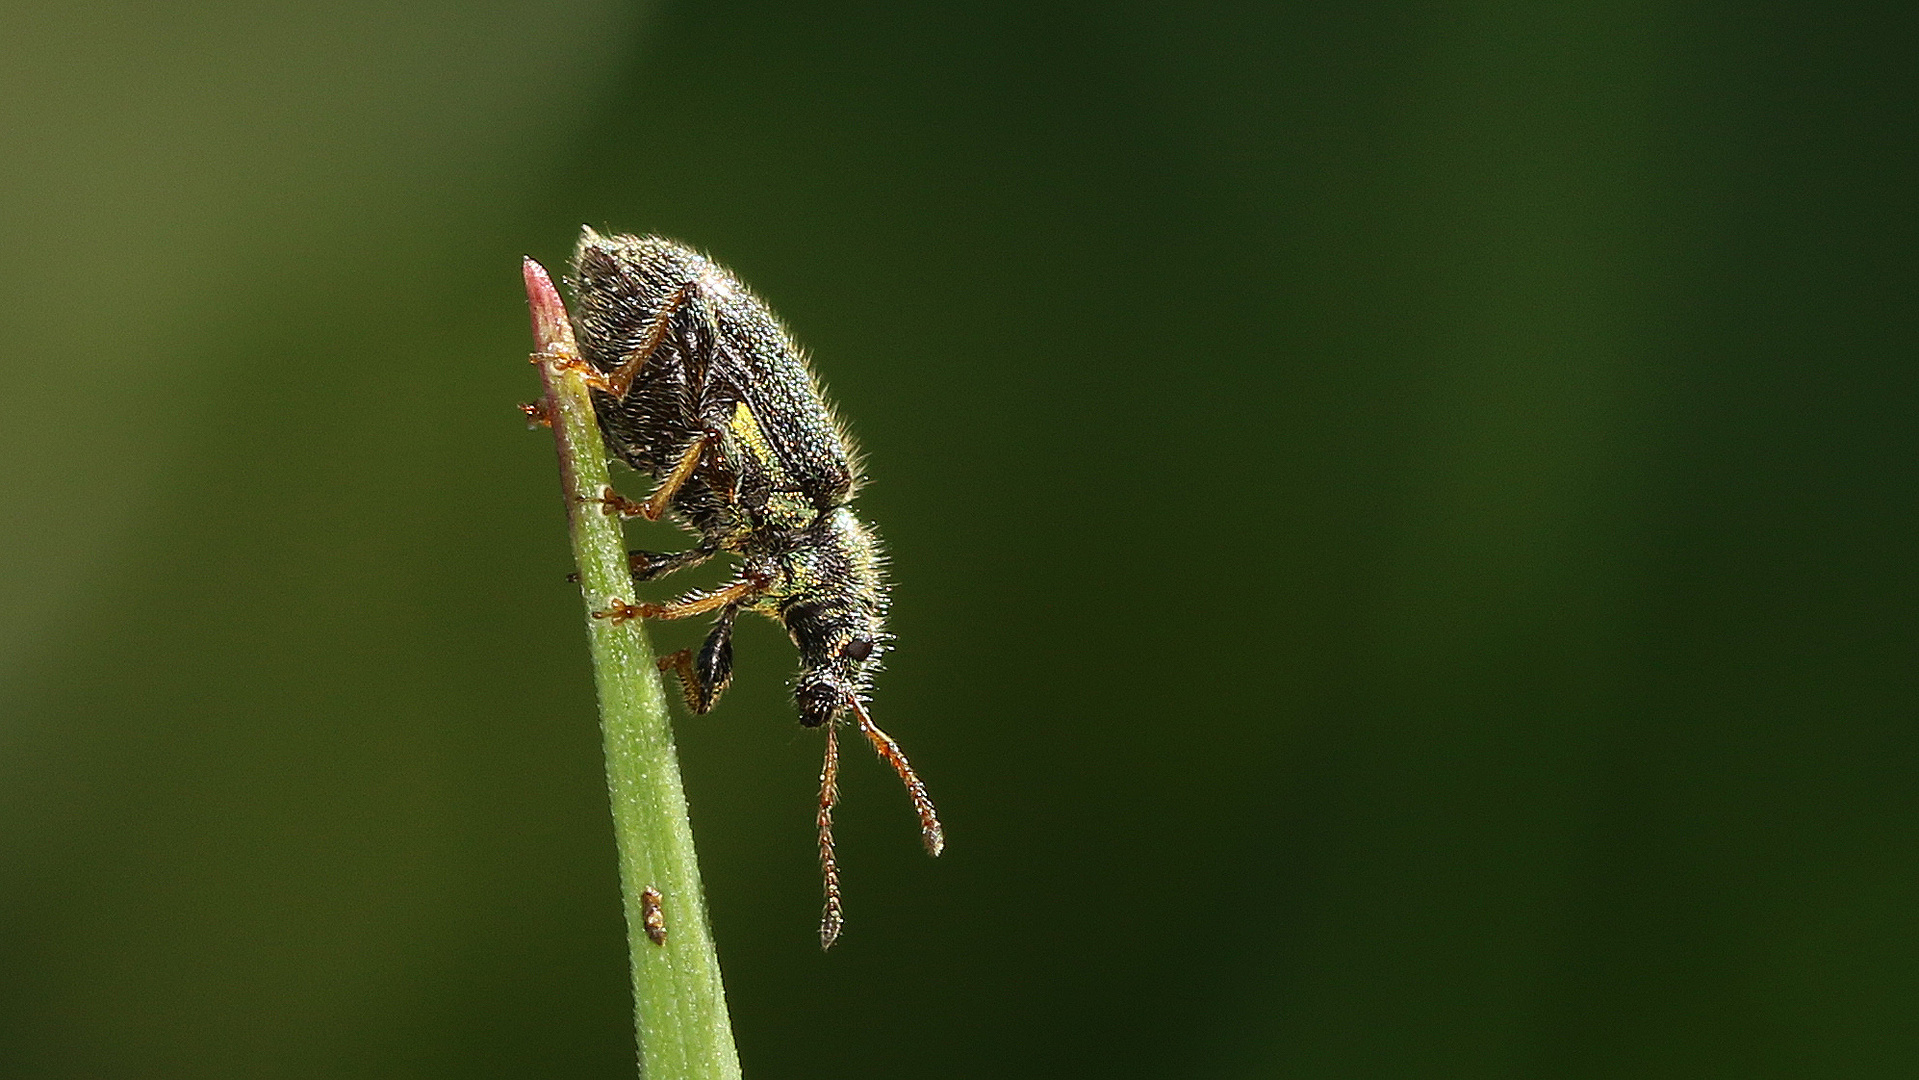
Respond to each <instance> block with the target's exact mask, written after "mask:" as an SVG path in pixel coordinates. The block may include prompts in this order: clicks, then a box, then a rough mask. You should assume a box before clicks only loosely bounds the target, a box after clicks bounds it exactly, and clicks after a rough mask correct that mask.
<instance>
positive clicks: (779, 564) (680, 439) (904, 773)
mask: <svg viewBox="0 0 1919 1080" xmlns="http://www.w3.org/2000/svg"><path fill="white" fill-rule="evenodd" d="M571 283H572V286H573V291H574V295H575V297H576V300H577V305H576V309H575V312H574V315H573V323H574V330H575V333H576V335H577V337H578V340H579V347H580V354H581V357H582V360H583V361H584V363H585V365H586V366H587V369H588V370H587V382H588V385H589V386H590V387H591V388H592V390H593V406H594V411H595V412H596V414H597V415H598V418H599V424H600V430H601V432H602V433H603V435H604V436H605V438H606V443H607V448H608V450H609V451H610V452H611V453H612V454H613V455H614V456H615V457H617V458H618V459H619V460H621V461H623V462H625V463H626V464H627V465H629V466H631V467H632V468H633V469H634V470H636V471H638V472H640V473H643V474H645V475H646V476H648V477H651V478H652V479H653V481H654V482H655V484H656V486H655V488H654V489H653V491H652V493H651V494H649V495H648V496H647V497H646V498H645V499H643V500H641V501H639V502H632V501H630V500H628V499H625V498H623V497H621V496H620V495H618V494H617V493H615V492H613V491H612V490H611V489H609V490H607V491H606V492H604V493H603V494H602V495H601V496H600V498H599V501H600V502H601V503H602V504H603V505H604V507H605V509H606V512H607V513H609V514H618V515H620V516H622V517H644V518H646V519H648V520H650V521H658V520H660V519H661V518H666V519H668V520H671V521H673V522H674V523H675V524H678V525H680V526H681V527H683V528H685V529H687V530H688V531H690V532H692V533H693V534H695V536H697V538H698V540H697V542H696V543H695V544H694V546H692V547H690V548H688V549H686V550H684V551H677V552H654V551H633V552H631V553H630V555H629V565H630V567H631V569H632V572H633V579H634V581H636V582H650V581H653V580H656V579H658V578H663V577H666V576H667V575H669V574H672V573H675V572H677V571H680V570H684V569H687V568H689V567H693V566H698V565H700V564H701V563H704V562H706V561H707V560H708V559H711V558H712V557H714V556H715V555H719V554H721V553H725V554H728V555H731V556H733V557H734V558H735V559H736V560H737V566H736V568H735V572H734V575H733V577H732V579H731V580H730V581H729V582H727V583H726V584H724V585H721V586H718V587H716V588H713V589H708V590H700V591H695V592H691V593H687V594H686V595H684V596H681V597H679V598H677V599H675V600H672V601H669V602H666V603H640V604H627V603H624V602H622V601H617V600H616V601H614V603H613V606H612V607H610V608H608V609H607V610H604V611H596V612H594V613H593V615H594V617H595V618H605V619H611V620H613V621H615V622H620V621H623V620H626V619H633V618H642V619H684V618H691V617H693V616H697V615H711V616H713V625H712V629H711V630H710V631H709V632H708V633H707V635H706V638H705V640H704V642H703V643H702V644H701V645H700V647H699V649H698V650H697V651H695V650H692V649H681V650H680V651H678V652H675V653H673V654H671V655H669V656H665V657H662V658H661V659H660V661H659V664H660V669H661V670H662V671H667V670H671V671H673V672H674V673H675V674H676V675H677V676H678V678H679V683H680V689H681V692H682V694H683V696H684V697H685V699H686V704H687V708H689V709H691V710H692V711H693V712H695V713H705V712H707V711H708V710H710V709H712V707H713V705H714V704H715V703H716V702H717V701H718V700H719V698H720V695H721V694H722V693H724V692H725V690H726V688H727V685H728V684H729V683H730V682H731V681H732V678H733V624H734V620H735V618H736V617H737V616H738V614H739V613H740V612H742V611H748V612H754V613H757V614H760V615H763V616H765V617H767V618H770V619H772V620H773V621H775V622H777V623H779V624H780V625H781V626H782V627H784V628H785V630H786V633H787V636H788V637H790V638H791V639H792V641H793V645H794V647H795V648H796V649H797V650H798V652H799V658H800V667H799V674H798V677H797V678H796V679H795V680H794V685H793V700H794V704H795V706H796V707H797V709H798V711H799V720H800V723H801V724H802V725H803V726H806V727H812V728H824V729H825V738H826V748H825V760H824V763H823V764H822V766H821V769H820V794H819V807H818V812H817V814H816V818H815V823H816V825H817V828H818V832H819V854H820V871H821V876H822V878H823V881H824V888H825V895H826V899H825V907H824V910H823V911H822V913H821V917H820V946H821V948H830V947H832V945H833V942H834V941H835V940H837V939H838V937H839V934H840V929H841V926H842V924H843V923H844V912H843V908H842V903H841V897H840V882H839V864H838V861H837V859H836V858H835V855H834V846H833V810H834V807H835V806H836V805H837V804H838V802H839V727H840V725H841V724H842V723H845V722H849V721H850V722H851V723H852V724H853V725H854V726H856V727H858V729H859V731H860V733H861V734H862V735H864V736H865V737H866V740H867V742H868V743H870V744H871V745H872V747H873V749H874V750H875V752H877V753H878V754H879V756H880V758H881V759H882V760H884V761H885V762H886V763H887V764H889V765H891V766H892V767H893V770H894V771H895V772H896V773H898V774H899V778H900V780H901V782H902V783H904V784H905V785H906V789H907V792H908V794H909V795H910V796H911V797H912V800H913V808H914V810H915V812H916V813H917V814H918V815H919V823H920V835H921V839H922V841H923V842H924V843H925V846H926V850H927V851H928V852H929V853H931V854H933V855H938V854H939V853H940V851H941V850H942V849H943V848H944V847H945V837H944V834H943V832H942V830H941V827H940V821H939V815H938V813H937V812H936V811H935V810H934V807H933V801H932V799H931V798H930V797H928V795H927V793H926V786H925V785H924V784H923V783H921V782H920V778H919V775H918V773H916V772H915V771H914V769H913V766H912V765H911V764H910V763H908V761H907V759H906V755H905V754H904V753H903V752H902V751H901V750H900V747H899V744H898V743H897V742H895V741H894V740H893V737H892V736H890V735H888V734H887V733H886V732H885V731H883V730H881V729H880V727H879V725H877V724H875V723H874V722H873V719H872V717H871V716H870V715H869V713H868V711H867V700H868V697H869V693H870V690H871V686H872V679H873V675H874V674H875V672H877V671H878V669H879V666H880V661H881V659H882V658H883V657H884V655H885V653H886V651H887V650H888V649H889V648H890V647H891V642H892V640H893V639H892V635H890V634H888V633H887V632H886V612H887V604H888V586H887V581H886V577H885V567H884V562H885V559H884V556H883V554H882V552H881V549H880V544H879V539H878V537H877V536H876V535H875V533H874V532H873V529H872V528H871V526H869V525H867V524H866V523H865V522H864V521H862V520H861V519H860V518H859V517H858V516H857V515H856V514H854V512H853V509H852V505H851V504H852V502H853V499H854V497H855V496H856V495H857V493H858V490H859V484H860V480H861V474H860V463H859V458H858V455H857V452H856V451H855V450H854V448H853V444H852V441H851V440H850V439H849V438H848V437H847V435H846V432H845V429H844V427H843V426H842V425H841V423H840V422H839V420H838V418H837V417H835V416H834V414H833V412H832V410H831V409H830V408H829V407H828V405H827V404H826V400H825V398H824V396H823V395H822V394H821V392H820V387H819V382H818V380H817V379H816V378H815V377H814V374H813V370H812V368H811V366H810V365H809V364H808V363H807V360H806V358H805V356H804V354H803V353H802V352H801V351H800V349H799V347H798V346H797V345H795V344H794V342H793V339H792V337H791V335H789V334H788V333H787V331H786V328H785V327H784V326H782V325H781V324H780V322H779V320H778V319H776V318H775V317H774V316H773V313H772V312H771V311H770V310H769V309H768V308H767V306H766V305H765V304H764V303H763V302H762V301H761V300H760V299H759V297H757V296H755V295H754V294H753V292H752V291H751V290H750V289H748V288H747V287H746V286H745V285H744V284H743V283H741V282H740V280H739V279H738V278H736V277H734V276H733V275H732V274H731V273H729V272H728V271H727V270H725V269H724V268H722V267H720V266H719V265H717V264H715V263H714V262H712V261H711V260H709V259H707V258H706V257H705V256H703V255H701V254H699V253H698V252H696V251H694V250H692V249H691V248H688V247H686V246H685V245H683V244H680V243H678V242H676V241H672V240H667V239H663V238H661V237H657V236H625V235H613V236H602V235H601V234H599V233H597V232H595V231H594V230H593V229H591V228H586V229H583V230H582V231H581V234H580V242H579V246H578V248H577V249H576V250H575V252H574V256H573V268H572V275H571Z"/></svg>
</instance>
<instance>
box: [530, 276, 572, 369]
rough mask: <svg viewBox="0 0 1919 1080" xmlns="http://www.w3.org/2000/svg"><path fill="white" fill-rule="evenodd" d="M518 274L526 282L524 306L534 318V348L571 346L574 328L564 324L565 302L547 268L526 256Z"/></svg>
mask: <svg viewBox="0 0 1919 1080" xmlns="http://www.w3.org/2000/svg"><path fill="white" fill-rule="evenodd" d="M520 272H521V275H522V276H523V277H524V278H525V279H526V304H527V307H528V309H530V311H531V313H532V316H533V343H534V345H535V346H536V347H537V348H539V349H540V350H541V351H549V350H552V349H555V348H558V347H560V346H562V345H565V346H569V347H570V346H571V345H572V338H573V328H572V326H571V324H569V323H568V322H567V318H566V302H565V301H564V300H561V299H560V292H559V290H558V289H555V288H554V287H553V279H552V278H551V277H549V276H547V272H546V267H544V266H541V265H540V264H539V262H538V261H537V260H535V259H534V258H533V257H532V256H531V255H529V256H526V257H525V259H524V260H523V261H522V262H521V264H520Z"/></svg>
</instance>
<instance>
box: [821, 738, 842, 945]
mask: <svg viewBox="0 0 1919 1080" xmlns="http://www.w3.org/2000/svg"><path fill="white" fill-rule="evenodd" d="M839 801H840V725H839V721H838V720H829V721H827V723H826V763H825V764H824V765H821V766H820V810H819V814H818V816H816V817H815V818H814V821H816V822H817V823H818V824H819V828H820V877H821V878H822V879H824V880H825V883H826V909H825V910H824V911H822V912H820V949H821V950H822V951H824V950H826V949H830V948H832V947H833V943H834V942H835V941H838V940H839V937H840V925H841V924H842V923H844V922H845V921H846V917H845V915H844V914H843V913H842V912H841V910H840V864H839V861H838V860H837V859H835V858H834V857H833V807H834V806H835V805H836V804H838V802H839Z"/></svg>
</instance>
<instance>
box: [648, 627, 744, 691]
mask: <svg viewBox="0 0 1919 1080" xmlns="http://www.w3.org/2000/svg"><path fill="white" fill-rule="evenodd" d="M739 610H740V609H739V608H738V607H734V606H728V607H723V608H721V609H720V617H719V618H718V619H717V620H715V621H714V623H713V630H712V632H711V633H709V634H707V635H706V642H705V643H704V644H702V645H701V646H700V654H699V657H698V659H695V658H694V656H693V650H691V649H681V650H680V651H679V652H676V653H674V654H672V655H671V656H662V657H660V660H659V667H660V670H661V671H668V670H671V671H675V672H677V673H678V674H679V676H680V692H681V693H682V694H684V695H686V707H687V708H689V709H691V710H693V711H694V712H695V713H704V712H707V711H708V710H710V709H712V708H713V705H714V704H715V703H716V702H718V701H719V700H720V695H721V694H723V693H725V692H726V688H727V685H728V684H730V683H731V682H732V681H733V616H734V615H735V614H737V613H738V612H739Z"/></svg>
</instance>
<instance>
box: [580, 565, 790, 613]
mask: <svg viewBox="0 0 1919 1080" xmlns="http://www.w3.org/2000/svg"><path fill="white" fill-rule="evenodd" d="M771 584H773V578H772V575H770V574H766V573H763V572H760V573H755V572H751V571H749V572H747V573H746V574H745V576H743V577H741V578H740V580H738V581H736V582H734V583H733V584H731V585H728V586H726V587H725V588H723V589H715V590H713V591H712V592H710V593H706V594H704V595H702V594H700V593H688V594H687V595H685V596H682V597H680V598H679V599H678V600H674V601H672V602H671V603H666V604H655V603H645V604H629V603H627V602H626V601H624V600H615V601H613V603H612V605H611V606H610V607H608V608H607V609H606V610H604V611H596V612H594V613H593V617H594V618H596V619H611V620H612V621H613V622H614V623H616V624H618V623H623V622H625V621H626V620H628V619H690V618H692V617H693V616H695V615H704V614H706V613H707V612H709V611H718V610H719V609H720V608H723V607H726V606H727V605H729V604H744V603H746V602H747V601H749V600H751V599H753V598H754V597H756V596H758V595H759V594H761V593H763V592H765V591H766V589H767V587H768V586H769V585H771Z"/></svg>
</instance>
